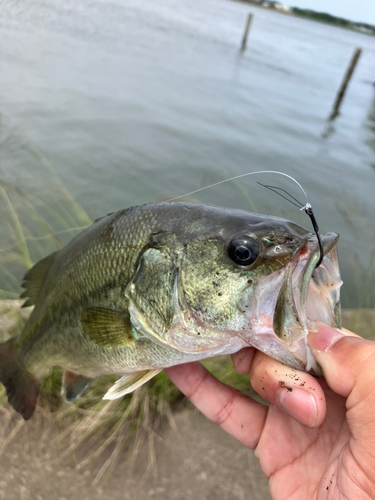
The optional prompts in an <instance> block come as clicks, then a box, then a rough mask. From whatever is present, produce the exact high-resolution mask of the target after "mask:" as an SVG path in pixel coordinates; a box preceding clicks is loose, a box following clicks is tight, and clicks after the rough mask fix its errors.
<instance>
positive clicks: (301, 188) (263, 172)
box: [167, 170, 307, 203]
mask: <svg viewBox="0 0 375 500" xmlns="http://www.w3.org/2000/svg"><path fill="white" fill-rule="evenodd" d="M256 174H258V175H259V174H277V175H283V176H284V177H288V179H290V180H292V181H293V182H294V183H296V184H297V186H298V187H299V188H300V190H301V191H302V193H303V194H304V195H305V198H306V203H307V194H306V191H305V190H304V189H303V187H302V186H301V184H300V183H299V182H298V181H296V179H295V178H294V177H292V176H291V175H288V174H284V172H278V171H277V170H258V171H257V172H247V173H246V174H240V175H235V176H234V177H230V178H229V179H224V180H222V181H219V182H215V183H214V184H209V185H208V186H205V187H202V188H200V189H196V190H195V191H191V192H190V193H185V194H182V195H181V196H175V197H174V198H169V199H168V200H167V201H174V200H179V199H181V198H185V196H190V195H192V194H195V193H200V192H201V191H205V190H206V189H210V188H212V187H215V186H219V185H220V184H224V183H226V182H230V181H235V180H236V179H242V178H243V177H248V176H249V175H256Z"/></svg>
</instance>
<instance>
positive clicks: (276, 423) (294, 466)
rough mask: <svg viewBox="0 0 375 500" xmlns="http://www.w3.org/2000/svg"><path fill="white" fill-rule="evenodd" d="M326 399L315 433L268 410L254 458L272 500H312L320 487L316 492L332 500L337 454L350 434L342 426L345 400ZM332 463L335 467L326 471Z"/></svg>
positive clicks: (335, 478) (346, 427)
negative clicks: (257, 462) (322, 492)
mask: <svg viewBox="0 0 375 500" xmlns="http://www.w3.org/2000/svg"><path fill="white" fill-rule="evenodd" d="M326 397H327V404H328V412H327V417H326V419H325V420H324V422H323V424H322V425H321V426H320V427H318V428H314V429H309V428H306V427H304V426H302V425H301V424H299V423H298V422H296V421H295V420H293V419H291V418H290V417H289V416H287V415H286V414H285V413H283V412H282V411H280V410H278V409H277V408H275V407H273V406H271V407H269V410H268V413H267V418H266V422H265V426H264V429H263V432H262V435H261V437H260V440H259V443H258V446H257V448H256V455H257V457H258V458H259V460H260V463H261V466H262V468H263V470H264V472H265V474H266V475H267V477H269V478H270V490H271V494H272V498H274V499H275V500H284V499H285V500H286V499H288V500H294V499H298V500H301V499H304V498H306V499H312V498H315V496H316V492H317V489H318V486H319V484H320V483H321V485H320V488H319V491H322V490H324V491H325V492H326V493H327V492H329V493H330V494H332V498H333V497H334V495H333V491H334V490H335V489H336V487H337V464H338V461H337V458H339V460H342V458H343V457H340V453H341V451H342V450H343V447H344V446H345V444H346V443H347V442H348V437H349V431H348V426H347V424H346V422H345V412H346V409H345V399H344V398H342V397H341V396H338V395H337V394H334V393H333V392H332V391H330V390H328V391H326ZM335 459H336V460H335ZM332 461H333V462H334V467H332V466H331V467H330V468H329V464H330V463H331V462H332ZM328 469H329V470H328ZM330 497H331V495H330V496H328V495H327V496H324V497H322V498H330ZM317 498H318V499H320V497H319V496H318V497H317ZM334 498H336V497H334ZM338 498H339V497H338Z"/></svg>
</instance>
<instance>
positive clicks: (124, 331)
mask: <svg viewBox="0 0 375 500" xmlns="http://www.w3.org/2000/svg"><path fill="white" fill-rule="evenodd" d="M81 323H82V326H83V331H84V332H85V333H86V335H88V336H89V337H90V339H91V340H92V341H94V342H95V343H96V344H98V345H99V346H100V347H122V346H124V345H127V344H129V343H131V342H136V339H135V338H134V337H133V335H132V324H131V322H130V315H129V313H128V312H127V311H120V310H118V309H111V308H109V307H88V308H87V309H86V310H85V311H84V312H83V313H82V315H81Z"/></svg>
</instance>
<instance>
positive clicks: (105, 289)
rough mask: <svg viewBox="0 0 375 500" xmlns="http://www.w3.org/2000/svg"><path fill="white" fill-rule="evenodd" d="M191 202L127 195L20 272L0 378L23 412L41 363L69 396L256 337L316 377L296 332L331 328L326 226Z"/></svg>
mask: <svg viewBox="0 0 375 500" xmlns="http://www.w3.org/2000/svg"><path fill="white" fill-rule="evenodd" d="M321 241H322V246H323V251H324V258H323V261H322V263H321V265H320V266H319V267H318V268H316V264H317V263H318V262H319V260H320V252H319V245H318V241H317V237H316V236H315V234H313V233H312V232H311V231H309V230H307V229H305V228H303V227H301V226H299V225H297V224H295V223H294V222H291V221H288V220H286V219H283V218H280V217H276V216H269V215H261V214H255V213H250V212H246V211H241V210H234V209H228V208H222V207H215V206H210V205H201V204H196V203H188V202H156V203H150V204H146V205H142V206H134V207H130V208H126V209H124V210H121V211H118V212H116V213H112V214H109V215H107V216H104V217H102V218H100V219H98V220H96V221H95V222H94V223H93V224H92V225H91V226H90V227H88V228H87V229H85V230H84V231H82V232H81V233H80V234H79V235H77V236H76V237H75V238H74V239H72V240H71V241H70V243H68V244H67V245H66V246H65V247H63V248H62V249H61V250H59V251H57V252H54V253H52V254H51V255H49V256H47V257H46V258H44V259H43V260H41V261H39V262H38V263H36V264H35V265H34V266H33V267H32V268H31V269H30V270H29V271H28V272H27V273H26V275H25V277H24V281H23V284H22V286H23V288H24V289H25V290H24V292H23V293H22V294H21V297H22V298H24V299H26V301H25V303H24V304H23V307H30V306H34V309H33V310H32V312H31V315H30V317H29V319H28V321H27V323H26V324H25V326H24V329H23V331H22V332H21V334H20V335H19V336H16V337H12V338H11V339H9V340H8V341H6V342H5V343H2V344H0V382H1V383H2V384H3V385H4V386H5V388H6V392H7V396H8V401H9V403H10V404H11V405H12V406H13V408H14V409H15V410H16V411H17V412H18V413H19V414H21V415H22V416H23V418H24V419H25V420H27V419H29V418H30V417H31V415H32V414H33V412H34V410H35V407H36V404H37V397H38V392H39V387H40V377H41V375H42V373H43V372H44V371H45V370H47V369H49V368H51V367H53V366H61V367H62V368H63V369H64V386H65V397H66V400H67V401H73V400H74V399H76V398H77V397H78V396H80V394H82V392H83V391H84V390H85V389H86V388H87V387H88V386H89V385H90V383H91V382H92V381H93V380H94V379H96V378H97V377H100V376H101V375H107V374H116V375H119V376H120V377H121V378H120V379H119V380H117V381H116V382H115V384H114V385H113V386H112V387H111V388H110V389H109V390H108V392H107V393H106V394H105V395H104V399H116V398H118V397H121V396H123V395H124V394H127V393H129V392H132V391H133V390H135V389H136V388H137V387H139V386H141V385H142V384H144V383H145V382H147V381H148V380H150V379H151V378H152V377H154V376H155V375H156V374H157V373H159V372H160V371H162V370H163V369H164V368H166V367H169V366H173V365H177V364H181V363H187V362H191V361H196V360H201V359H204V358H208V357H211V356H217V355H224V354H232V353H235V352H237V351H239V350H240V349H242V348H244V347H249V346H253V347H255V348H257V349H259V350H261V351H262V352H264V353H266V354H267V355H269V356H271V357H273V358H274V359H277V360H279V361H281V362H282V363H284V364H286V365H289V366H291V367H293V368H295V369H298V370H304V371H307V372H311V373H315V374H316V375H320V369H319V366H318V365H317V364H316V362H315V360H314V358H313V356H312V353H311V351H310V349H309V347H308V343H307V335H308V332H309V330H311V329H314V325H315V322H316V321H318V320H319V321H324V322H325V323H327V324H329V325H331V326H334V327H340V325H341V312H340V287H341V284H342V281H341V278H340V272H339V265H338V257H337V241H338V235H337V234H336V233H327V234H325V235H322V236H321Z"/></svg>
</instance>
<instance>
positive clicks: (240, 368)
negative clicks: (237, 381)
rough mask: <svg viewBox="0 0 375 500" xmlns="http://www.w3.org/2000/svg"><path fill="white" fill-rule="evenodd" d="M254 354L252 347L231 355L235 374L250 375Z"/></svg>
mask: <svg viewBox="0 0 375 500" xmlns="http://www.w3.org/2000/svg"><path fill="white" fill-rule="evenodd" d="M254 354H255V349H254V347H245V349H241V350H240V351H238V352H235V353H234V354H232V361H233V366H234V368H235V370H236V372H237V373H241V374H242V375H246V374H248V373H250V366H251V363H252V362H253V358H254Z"/></svg>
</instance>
